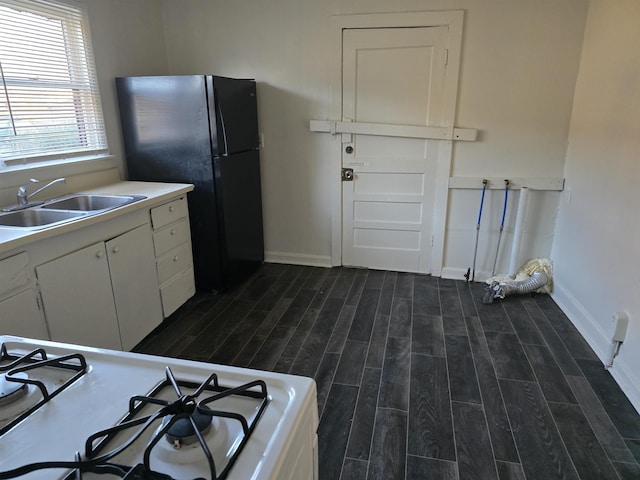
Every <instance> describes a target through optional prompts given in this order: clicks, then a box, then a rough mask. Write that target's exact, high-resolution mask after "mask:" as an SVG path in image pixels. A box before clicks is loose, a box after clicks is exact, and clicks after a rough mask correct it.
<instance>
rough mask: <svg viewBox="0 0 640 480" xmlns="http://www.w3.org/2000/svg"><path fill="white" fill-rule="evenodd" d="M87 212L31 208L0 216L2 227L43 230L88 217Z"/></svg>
mask: <svg viewBox="0 0 640 480" xmlns="http://www.w3.org/2000/svg"><path fill="white" fill-rule="evenodd" d="M86 215H87V214H86V213H85V212H69V211H58V210H42V209H39V208H31V209H27V210H19V211H17V212H11V213H5V214H2V215H0V227H21V228H42V227H44V226H47V227H49V226H52V225H55V224H58V223H63V222H68V221H69V220H73V219H75V218H78V217H83V216H86Z"/></svg>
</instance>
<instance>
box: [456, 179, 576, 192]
mask: <svg viewBox="0 0 640 480" xmlns="http://www.w3.org/2000/svg"><path fill="white" fill-rule="evenodd" d="M483 180H488V183H487V189H490V190H503V189H504V181H505V180H506V178H503V177H485V178H483V177H449V188H450V189H454V188H460V189H462V188H466V189H481V188H482V181H483ZM508 180H509V189H510V190H519V189H521V188H522V187H527V188H530V189H531V190H550V191H558V192H561V191H562V190H564V178H551V177H550V178H545V177H530V178H509V179H508Z"/></svg>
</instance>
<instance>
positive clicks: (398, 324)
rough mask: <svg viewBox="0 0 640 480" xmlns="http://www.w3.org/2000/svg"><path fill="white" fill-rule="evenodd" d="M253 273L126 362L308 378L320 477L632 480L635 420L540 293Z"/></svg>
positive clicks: (639, 436)
mask: <svg viewBox="0 0 640 480" xmlns="http://www.w3.org/2000/svg"><path fill="white" fill-rule="evenodd" d="M482 288H483V285H482V284H471V285H469V284H466V283H465V282H463V281H453V280H445V279H438V278H435V277H431V276H424V275H413V274H407V273H396V272H381V271H374V270H357V269H346V268H335V269H323V268H315V267H302V266H290V265H276V264H265V265H263V266H262V267H261V268H260V270H259V271H258V272H256V274H255V275H253V276H252V277H251V278H250V279H249V280H248V281H247V282H245V283H244V284H243V285H240V286H238V287H237V288H235V289H234V290H233V291H231V292H228V293H225V294H203V293H198V294H196V296H195V297H194V298H193V299H191V300H190V301H189V302H188V303H187V304H185V305H184V306H183V307H182V308H180V309H179V310H178V311H177V312H176V313H175V314H174V315H172V316H171V317H170V318H169V319H167V320H166V321H165V322H164V323H163V324H162V325H161V326H160V327H159V328H158V329H156V331H154V332H153V333H152V334H151V335H149V336H148V337H147V338H146V339H145V340H144V341H143V342H141V344H140V345H138V347H137V348H136V349H135V350H136V351H138V352H145V353H150V354H157V355H166V356H172V357H180V358H188V359H193V360H200V361H207V362H214V363H224V364H229V365H236V366H241V367H251V368H257V369H264V370H272V371H278V372H284V373H292V374H296V375H306V376H310V377H313V378H314V379H315V380H316V382H317V386H318V410H319V414H320V427H319V431H318V436H319V457H320V479H321V480H339V479H344V480H358V479H380V480H393V479H420V480H426V479H430V480H439V479H442V480H445V479H446V480H454V479H460V480H467V479H477V480H492V479H496V480H510V479H514V480H522V479H527V480H553V479H567V480H568V479H582V480H586V479H599V480H606V479H621V480H630V479H640V466H639V465H638V462H639V461H640V416H639V415H638V414H637V413H636V411H635V410H634V409H633V406H632V405H631V404H630V402H629V401H628V400H627V398H626V397H625V396H624V394H623V393H622V391H621V390H620V389H619V387H618V386H617V385H616V383H615V382H614V381H613V379H612V378H611V376H610V374H609V373H608V372H607V371H605V370H604V369H603V366H602V363H601V362H600V361H599V360H598V358H597V357H596V355H595V354H594V353H593V351H592V350H591V349H590V348H589V346H588V345H587V343H586V342H585V341H584V339H583V338H582V337H581V336H580V334H579V333H578V332H577V330H576V329H575V328H574V326H573V325H572V324H571V322H570V321H569V320H568V318H567V317H566V316H565V315H564V314H563V313H562V311H561V310H560V309H559V308H558V307H557V305H556V304H555V303H554V302H553V300H552V299H551V298H550V297H549V296H547V295H523V296H519V297H518V296H514V297H508V298H507V299H505V300H503V301H501V302H496V303H494V304H491V305H483V304H482V303H481V301H480V299H481V297H482Z"/></svg>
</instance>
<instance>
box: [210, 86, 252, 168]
mask: <svg viewBox="0 0 640 480" xmlns="http://www.w3.org/2000/svg"><path fill="white" fill-rule="evenodd" d="M207 90H208V92H210V93H211V92H212V93H213V95H211V94H210V95H209V108H210V110H211V111H212V112H215V115H212V117H211V144H212V150H213V155H214V156H224V155H232V154H234V153H238V152H245V151H247V150H255V149H257V148H258V145H259V143H260V140H259V133H258V109H257V101H256V82H255V81H253V80H243V79H233V78H226V77H216V76H211V77H207Z"/></svg>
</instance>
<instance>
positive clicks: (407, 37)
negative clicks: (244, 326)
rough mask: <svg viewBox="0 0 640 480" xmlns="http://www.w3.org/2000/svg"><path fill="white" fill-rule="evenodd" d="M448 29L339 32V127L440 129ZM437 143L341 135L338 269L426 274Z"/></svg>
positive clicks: (429, 247)
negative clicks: (346, 173)
mask: <svg viewBox="0 0 640 480" xmlns="http://www.w3.org/2000/svg"><path fill="white" fill-rule="evenodd" d="M447 32H448V30H447V28H446V27H420V28H371V29H344V30H343V45H342V54H343V55H342V58H343V66H342V67H343V74H342V93H343V97H342V116H343V121H354V122H363V123H381V124H394V125H412V126H439V125H440V123H441V117H442V107H443V90H444V78H445V69H446V61H447V51H446V45H447ZM438 142H439V141H438V140H425V139H418V138H400V137H386V136H373V135H355V134H353V135H349V134H343V136H342V143H343V144H342V166H343V168H348V169H353V181H344V182H343V183H342V264H343V265H352V266H360V267H368V268H374V269H385V270H396V271H405V272H421V273H429V272H430V265H429V259H430V257H431V247H432V244H433V239H432V228H433V225H432V223H433V222H432V217H433V209H434V198H435V176H436V166H437V160H438Z"/></svg>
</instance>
